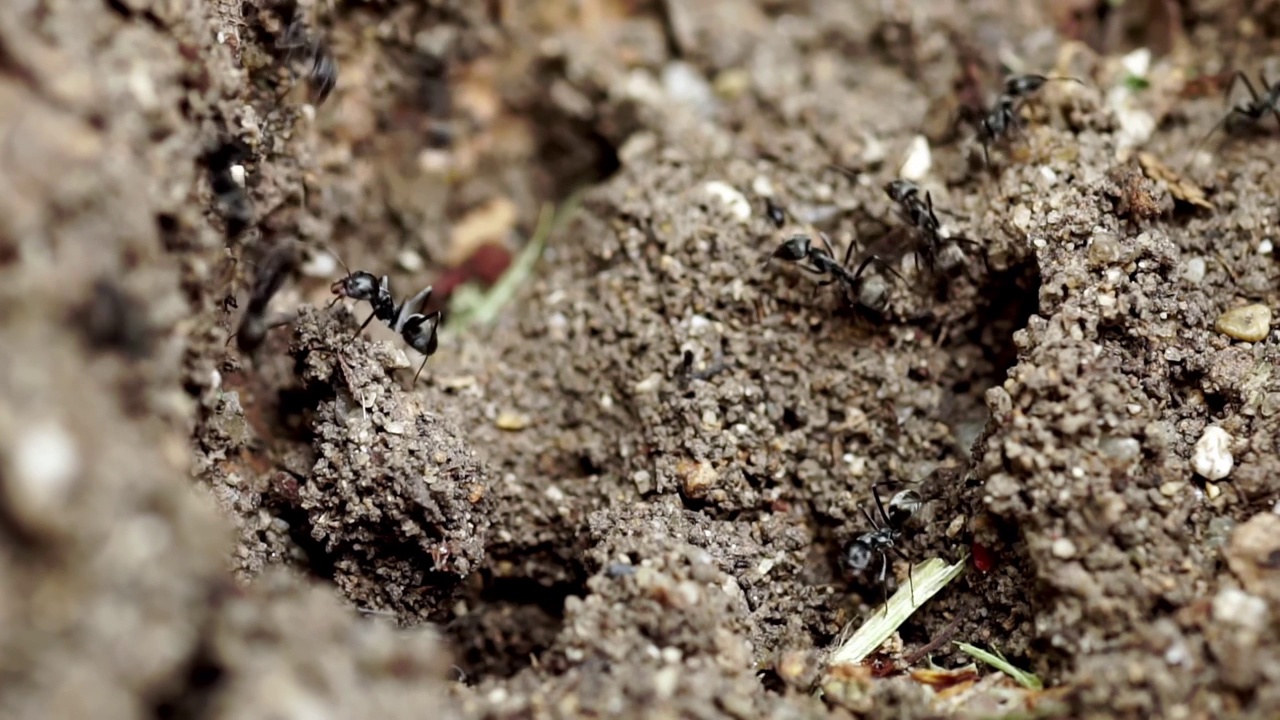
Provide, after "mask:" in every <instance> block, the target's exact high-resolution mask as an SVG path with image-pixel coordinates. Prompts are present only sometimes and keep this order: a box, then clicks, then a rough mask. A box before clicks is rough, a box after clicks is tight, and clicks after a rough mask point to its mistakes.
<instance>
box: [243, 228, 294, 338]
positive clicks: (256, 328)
mask: <svg viewBox="0 0 1280 720" xmlns="http://www.w3.org/2000/svg"><path fill="white" fill-rule="evenodd" d="M297 268H298V253H297V248H296V247H295V246H294V244H293V243H292V242H289V241H286V242H281V243H279V244H277V245H276V246H275V247H273V248H271V250H270V251H268V253H267V256H266V257H265V258H263V260H262V264H261V265H259V266H258V270H257V272H256V273H254V278H253V287H252V288H251V289H250V291H249V303H248V307H246V308H245V311H244V315H243V316H241V318H240V326H239V327H238V328H237V329H236V332H235V335H233V336H232V337H233V338H235V341H236V347H237V348H239V349H240V352H242V353H245V354H247V355H253V353H255V352H256V351H257V350H258V348H259V347H261V346H262V343H263V342H264V341H265V340H266V339H267V333H268V332H270V331H271V330H273V329H275V328H278V327H280V326H282V325H288V324H289V323H291V322H293V320H294V318H295V317H297V313H286V314H284V315H281V316H278V317H275V318H270V319H268V318H267V315H266V313H267V305H269V304H270V303H271V298H272V297H274V296H275V294H276V293H277V292H279V291H280V287H281V286H282V285H284V281H285V280H287V279H288V278H289V277H290V276H292V275H293V274H294V272H296V271H297ZM227 342H228V343H230V342H231V338H227Z"/></svg>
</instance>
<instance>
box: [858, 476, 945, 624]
mask: <svg viewBox="0 0 1280 720" xmlns="http://www.w3.org/2000/svg"><path fill="white" fill-rule="evenodd" d="M884 484H885V483H876V484H875V485H872V486H871V496H872V497H873V498H875V501H876V509H877V510H878V511H879V512H880V520H879V521H878V522H877V520H876V518H875V517H874V516H872V515H871V513H870V512H869V511H868V510H867V508H866V507H865V506H863V507H862V508H861V510H862V515H863V517H865V518H866V519H867V522H868V523H869V524H870V525H871V530H869V531H867V532H865V533H863V534H861V535H859V536H858V537H856V538H854V540H853V541H852V542H850V543H849V544H848V545H847V546H845V549H844V552H843V553H842V554H841V556H840V564H841V565H843V566H844V568H845V569H846V570H848V571H849V572H850V573H852V574H854V575H862V574H863V573H865V572H866V571H867V568H869V567H870V566H871V561H872V560H874V559H875V558H876V557H879V558H880V574H879V579H878V581H879V583H880V587H881V590H882V591H883V594H884V609H885V613H886V614H888V612H889V588H888V582H887V579H888V574H889V553H890V552H892V553H893V554H894V555H897V556H898V557H900V558H902V559H903V560H906V561H907V583H908V587H909V588H910V592H911V602H912V603H913V604H914V603H915V581H914V580H913V579H912V577H911V566H910V563H911V558H909V557H907V555H906V553H904V552H902V550H900V549H899V548H898V542H899V541H900V540H901V539H902V533H903V529H904V528H905V527H906V524H907V521H908V520H910V519H911V517H912V516H913V515H915V514H916V512H917V511H919V509H920V507H921V506H922V505H923V504H924V501H923V500H922V499H921V497H920V494H919V493H917V492H916V491H915V490H902V491H901V492H899V493H897V494H896V495H894V496H893V497H892V498H891V499H890V500H889V506H888V510H886V509H885V505H884V504H883V503H882V502H881V501H880V492H879V488H880V487H881V486H883V485H884Z"/></svg>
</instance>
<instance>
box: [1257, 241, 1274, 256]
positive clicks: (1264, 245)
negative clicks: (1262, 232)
mask: <svg viewBox="0 0 1280 720" xmlns="http://www.w3.org/2000/svg"><path fill="white" fill-rule="evenodd" d="M1274 249H1275V245H1273V244H1272V243H1271V241H1270V240H1263V241H1262V242H1260V243H1258V254H1259V255H1270V254H1271V251H1272V250H1274Z"/></svg>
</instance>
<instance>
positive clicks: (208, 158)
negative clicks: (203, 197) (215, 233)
mask: <svg viewBox="0 0 1280 720" xmlns="http://www.w3.org/2000/svg"><path fill="white" fill-rule="evenodd" d="M250 156H251V153H250V150H249V146H248V145H246V144H244V143H243V142H241V141H240V140H236V139H234V138H230V137H225V138H223V139H220V140H218V141H217V142H216V143H214V144H213V145H212V146H211V147H210V148H209V149H208V150H206V151H205V152H204V154H203V155H202V156H201V158H200V159H201V162H203V163H204V166H205V168H206V169H207V170H208V171H209V185H210V187H211V188H212V190H213V195H214V198H215V201H216V202H217V204H218V205H219V207H220V209H221V213H222V218H223V221H224V222H226V235H227V239H228V240H233V239H235V238H237V237H239V236H240V234H241V233H243V232H244V231H245V230H246V229H248V227H249V226H250V225H251V224H253V203H252V201H250V200H249V194H248V193H247V192H245V189H244V188H243V187H241V185H240V183H238V182H236V179H235V177H234V176H233V175H232V170H231V169H232V168H233V167H235V166H237V165H242V164H243V163H244V162H245V161H246V160H248V159H249V158H250Z"/></svg>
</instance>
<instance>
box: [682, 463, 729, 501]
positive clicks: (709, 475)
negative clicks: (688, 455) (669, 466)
mask: <svg viewBox="0 0 1280 720" xmlns="http://www.w3.org/2000/svg"><path fill="white" fill-rule="evenodd" d="M676 474H677V475H679V476H680V485H681V487H682V488H683V489H684V494H685V496H686V497H691V498H698V497H702V496H703V495H705V494H706V493H707V491H708V490H710V489H711V488H712V487H713V486H714V485H715V484H716V481H718V480H719V479H720V476H719V474H718V473H716V470H715V468H713V467H711V463H709V462H707V461H706V460H698V461H694V460H681V461H680V463H679V464H678V465H677V466H676Z"/></svg>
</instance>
